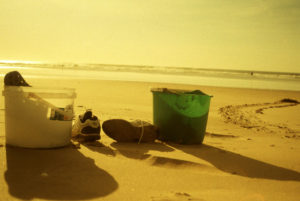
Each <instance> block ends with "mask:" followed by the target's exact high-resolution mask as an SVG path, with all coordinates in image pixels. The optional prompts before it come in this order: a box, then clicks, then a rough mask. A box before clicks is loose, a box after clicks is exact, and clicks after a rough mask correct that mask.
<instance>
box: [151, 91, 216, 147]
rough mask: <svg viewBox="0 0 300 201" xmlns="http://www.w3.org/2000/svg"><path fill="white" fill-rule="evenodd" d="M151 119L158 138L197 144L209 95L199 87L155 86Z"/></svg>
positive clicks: (205, 119) (203, 128)
mask: <svg viewBox="0 0 300 201" xmlns="http://www.w3.org/2000/svg"><path fill="white" fill-rule="evenodd" d="M151 92H152V93H153V122H154V125H156V126H158V129H159V139H160V140H162V141H171V142H176V143H180V144H201V143H202V142H203V139H204V135H205V130H206V125H207V119H208V112H209V106H210V99H211V96H209V95H207V94H205V93H203V92H201V91H200V90H195V91H186V90H177V89H166V88H155V89H151Z"/></svg>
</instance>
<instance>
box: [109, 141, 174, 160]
mask: <svg viewBox="0 0 300 201" xmlns="http://www.w3.org/2000/svg"><path fill="white" fill-rule="evenodd" d="M111 146H112V147H114V148H115V149H116V150H118V152H119V153H120V154H122V155H123V156H125V157H127V158H131V159H138V160H145V159H147V158H149V157H150V156H151V155H150V154H149V153H148V152H149V151H150V150H153V151H160V152H171V151H174V149H173V148H171V147H169V146H166V145H165V144H163V143H156V142H154V143H141V144H138V143H125V142H122V143H120V142H113V143H111Z"/></svg>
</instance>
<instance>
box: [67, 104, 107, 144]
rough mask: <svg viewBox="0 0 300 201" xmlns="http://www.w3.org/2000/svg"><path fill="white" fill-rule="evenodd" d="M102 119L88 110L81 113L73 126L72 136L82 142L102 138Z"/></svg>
mask: <svg viewBox="0 0 300 201" xmlns="http://www.w3.org/2000/svg"><path fill="white" fill-rule="evenodd" d="M100 131H101V126H100V121H99V119H98V118H97V117H96V116H94V115H93V114H92V111H90V110H88V111H86V112H85V113H84V114H83V115H79V116H78V118H77V119H76V120H75V123H74V124H73V127H72V138H73V139H75V140H77V141H80V142H90V141H95V140H100V139H101V137H100Z"/></svg>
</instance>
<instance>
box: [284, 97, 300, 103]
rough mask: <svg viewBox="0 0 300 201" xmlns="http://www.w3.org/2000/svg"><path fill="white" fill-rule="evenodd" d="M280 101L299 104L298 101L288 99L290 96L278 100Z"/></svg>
mask: <svg viewBox="0 0 300 201" xmlns="http://www.w3.org/2000/svg"><path fill="white" fill-rule="evenodd" d="M280 102H281V103H297V104H299V103H300V102H299V101H297V100H294V99H290V98H284V99H282V100H280Z"/></svg>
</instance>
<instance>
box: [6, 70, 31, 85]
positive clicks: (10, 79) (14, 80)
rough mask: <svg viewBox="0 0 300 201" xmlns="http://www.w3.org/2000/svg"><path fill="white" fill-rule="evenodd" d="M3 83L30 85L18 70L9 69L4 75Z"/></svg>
mask: <svg viewBox="0 0 300 201" xmlns="http://www.w3.org/2000/svg"><path fill="white" fill-rule="evenodd" d="M4 85H5V86H26V87H30V85H29V84H28V83H27V82H26V81H25V80H24V78H23V77H22V75H21V74H20V73H19V72H18V71H11V72H9V73H7V74H6V75H5V77H4Z"/></svg>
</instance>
